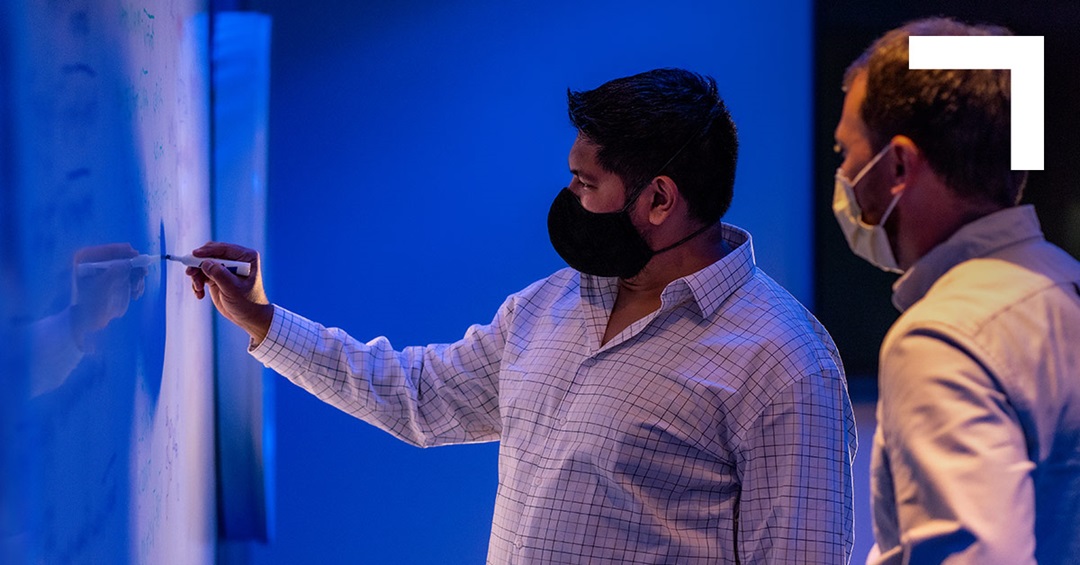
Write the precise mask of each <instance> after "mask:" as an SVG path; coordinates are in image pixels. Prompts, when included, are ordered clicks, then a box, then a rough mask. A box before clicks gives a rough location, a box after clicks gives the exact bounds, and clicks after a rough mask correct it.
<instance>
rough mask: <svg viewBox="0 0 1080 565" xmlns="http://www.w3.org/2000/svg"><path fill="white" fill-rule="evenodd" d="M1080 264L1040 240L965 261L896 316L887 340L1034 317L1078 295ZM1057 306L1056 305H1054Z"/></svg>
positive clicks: (968, 332) (967, 331)
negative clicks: (1077, 285)
mask: <svg viewBox="0 0 1080 565" xmlns="http://www.w3.org/2000/svg"><path fill="white" fill-rule="evenodd" d="M1078 283H1080V263H1077V261H1076V260H1075V259H1073V258H1072V257H1070V256H1069V255H1068V254H1067V253H1065V252H1064V251H1062V250H1061V249H1059V248H1057V247H1056V246H1053V245H1051V244H1047V243H1045V242H1043V243H1042V244H1040V245H1030V246H1022V247H1020V248H1018V249H1016V250H1015V251H1014V252H1012V253H1008V254H1001V255H997V256H994V257H983V258H977V259H970V260H968V261H964V262H962V263H960V264H958V265H956V266H955V267H953V268H952V269H950V270H949V271H948V272H946V273H945V274H944V275H943V276H942V277H941V278H940V279H938V280H937V281H936V282H935V283H934V284H933V286H931V287H930V289H929V290H928V291H927V293H926V295H925V296H924V297H923V298H922V299H921V300H919V301H918V302H916V303H915V304H914V305H912V307H911V308H909V309H908V310H907V311H906V312H904V314H903V315H902V316H901V317H900V318H899V319H898V320H897V322H896V324H894V326H893V328H892V329H890V331H889V335H888V336H886V344H888V343H889V342H890V339H897V338H899V337H900V336H903V335H905V334H909V333H911V332H922V331H926V330H931V329H934V328H938V329H940V330H942V331H947V332H949V333H950V334H959V335H961V336H968V337H976V336H978V335H980V334H982V333H984V332H988V331H996V330H998V329H1001V328H1002V324H1003V323H1004V321H1005V320H1008V319H1014V320H1019V319H1033V318H1040V317H1045V316H1048V315H1051V313H1050V312H1049V311H1048V309H1054V308H1056V307H1058V306H1060V305H1062V304H1063V302H1062V301H1066V302H1067V301H1068V300H1069V298H1070V295H1072V296H1073V297H1077V296H1078V294H1077V293H1080V288H1078V287H1076V286H1075V285H1076V284H1078ZM1055 305H1057V306H1055Z"/></svg>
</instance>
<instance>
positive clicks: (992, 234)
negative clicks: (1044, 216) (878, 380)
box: [892, 205, 1043, 312]
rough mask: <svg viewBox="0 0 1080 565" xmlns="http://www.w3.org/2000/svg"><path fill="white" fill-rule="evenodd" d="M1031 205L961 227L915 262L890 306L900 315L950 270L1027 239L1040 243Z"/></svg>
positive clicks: (895, 290)
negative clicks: (1037, 240)
mask: <svg viewBox="0 0 1080 565" xmlns="http://www.w3.org/2000/svg"><path fill="white" fill-rule="evenodd" d="M1042 238H1043V234H1042V230H1041V229H1040V228H1039V218H1038V216H1036V215H1035V207H1034V206H1031V205H1024V206H1014V207H1011V208H1005V209H1004V210H999V211H997V212H994V213H992V214H987V215H986V216H983V217H981V218H979V219H978V220H975V221H974V222H971V223H969V224H966V225H964V226H963V227H961V228H960V229H959V230H957V231H956V233H954V234H952V236H950V237H949V239H946V240H945V241H944V242H943V243H941V244H938V245H937V246H936V247H934V248H933V249H931V250H930V252H929V253H927V254H926V255H924V256H923V257H922V258H921V259H919V260H918V261H916V262H915V264H914V265H912V266H911V267H910V268H909V269H908V270H907V271H906V272H905V273H904V275H903V276H901V277H900V278H899V279H898V280H897V281H896V283H894V284H893V297H892V301H893V305H894V306H896V308H897V309H898V310H900V311H901V312H903V311H904V310H907V309H908V308H910V307H911V306H912V305H913V304H915V303H916V302H918V301H919V299H921V298H922V297H923V296H924V295H925V294H926V293H927V291H929V290H930V287H931V286H933V285H934V283H935V282H937V280H938V279H939V278H941V276H942V275H944V274H945V273H946V272H948V271H949V269H951V268H953V267H955V266H956V265H959V264H960V263H963V262H964V261H967V260H969V259H975V258H978V257H985V256H987V255H990V254H992V253H994V252H996V251H998V250H1000V249H1003V248H1005V247H1008V246H1010V245H1013V244H1016V243H1020V242H1022V241H1025V240H1029V239H1042Z"/></svg>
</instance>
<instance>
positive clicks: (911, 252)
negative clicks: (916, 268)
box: [894, 193, 1003, 270]
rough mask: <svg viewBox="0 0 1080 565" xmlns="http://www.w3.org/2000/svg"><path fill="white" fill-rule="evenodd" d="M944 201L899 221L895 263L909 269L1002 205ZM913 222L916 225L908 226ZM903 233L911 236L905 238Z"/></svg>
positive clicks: (957, 199) (952, 196)
mask: <svg viewBox="0 0 1080 565" xmlns="http://www.w3.org/2000/svg"><path fill="white" fill-rule="evenodd" d="M948 196H950V198H946V200H947V201H945V202H936V203H934V204H933V205H932V206H929V207H927V208H926V209H924V210H923V211H922V213H914V214H913V213H910V212H909V214H908V215H907V217H904V218H901V221H900V222H898V225H897V229H898V230H899V231H900V232H901V233H900V234H899V235H900V236H899V237H898V238H897V243H896V245H895V246H894V253H896V259H897V263H898V264H899V266H900V268H901V269H904V270H906V269H908V268H910V267H911V266H912V265H913V264H915V262H916V261H918V260H919V259H921V258H922V257H923V256H925V255H926V254H927V253H929V252H930V251H931V250H933V249H934V248H935V247H937V246H938V245H941V244H942V243H944V242H945V241H946V240H948V239H949V238H950V237H952V236H953V234H955V233H956V232H957V231H959V230H960V228H962V227H964V226H966V225H967V224H970V223H971V222H974V221H975V220H978V219H979V218H982V217H983V216H986V215H988V214H992V213H994V212H997V211H999V210H1002V209H1003V206H1001V205H999V204H995V203H990V202H985V201H972V200H968V199H963V198H960V197H957V196H954V195H952V194H951V193H949V194H948ZM912 223H916V224H917V225H911V224H912ZM904 234H910V235H908V236H907V237H905V236H904Z"/></svg>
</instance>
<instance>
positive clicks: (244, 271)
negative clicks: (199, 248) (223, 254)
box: [161, 255, 251, 277]
mask: <svg viewBox="0 0 1080 565" xmlns="http://www.w3.org/2000/svg"><path fill="white" fill-rule="evenodd" d="M161 258H162V259H168V260H170V261H179V262H180V263H183V264H185V265H187V266H188V267H195V268H196V269H198V268H199V266H200V265H202V262H203V261H213V262H215V263H219V264H221V266H222V267H225V268H226V269H228V270H229V272H231V273H232V274H234V275H237V276H240V277H246V276H248V275H250V274H251V263H248V262H247V261H232V260H230V259H218V258H215V257H195V256H193V255H162V256H161Z"/></svg>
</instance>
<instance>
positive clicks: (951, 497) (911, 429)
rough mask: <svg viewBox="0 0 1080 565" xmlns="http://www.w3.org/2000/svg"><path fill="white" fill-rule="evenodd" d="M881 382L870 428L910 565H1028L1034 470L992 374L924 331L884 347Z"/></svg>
mask: <svg viewBox="0 0 1080 565" xmlns="http://www.w3.org/2000/svg"><path fill="white" fill-rule="evenodd" d="M880 382H881V385H880V386H881V390H880V394H881V411H880V414H879V417H880V419H881V420H880V421H879V422H878V425H879V426H880V427H881V430H882V433H883V439H884V446H885V447H884V448H885V451H886V455H887V457H888V460H889V466H890V471H891V475H892V478H893V489H894V492H893V495H894V497H895V501H896V507H897V519H898V523H899V528H900V543H901V545H902V546H903V547H904V551H905V553H908V554H909V559H911V562H919V563H922V562H943V561H944V562H948V563H979V562H981V563H1028V562H1034V557H1033V555H1034V550H1035V539H1034V522H1035V517H1034V487H1033V485H1032V480H1031V474H1030V473H1031V471H1032V469H1033V468H1034V464H1033V463H1032V462H1031V461H1030V459H1029V456H1028V452H1027V444H1026V441H1025V437H1024V433H1023V429H1022V428H1021V426H1020V424H1019V421H1018V419H1017V416H1016V413H1015V411H1014V410H1013V408H1012V406H1011V405H1010V404H1009V399H1008V397H1007V396H1006V394H1005V393H1004V392H1003V391H1002V390H1001V388H1000V387H999V386H998V384H997V383H996V381H995V379H994V375H992V374H991V373H990V372H989V371H988V370H987V368H986V367H984V366H983V365H982V364H981V363H979V362H978V361H977V360H976V359H975V357H973V356H972V355H971V354H970V352H969V351H967V350H965V349H964V348H963V347H961V346H960V345H958V344H957V343H956V342H954V341H952V340H949V339H947V338H946V337H944V336H943V335H940V334H937V333H934V332H928V331H922V332H913V333H909V334H907V335H904V336H903V337H901V338H899V339H897V340H896V341H895V342H893V343H892V344H890V346H889V347H888V349H887V350H886V351H885V353H884V354H883V357H882V374H881V380H880Z"/></svg>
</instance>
